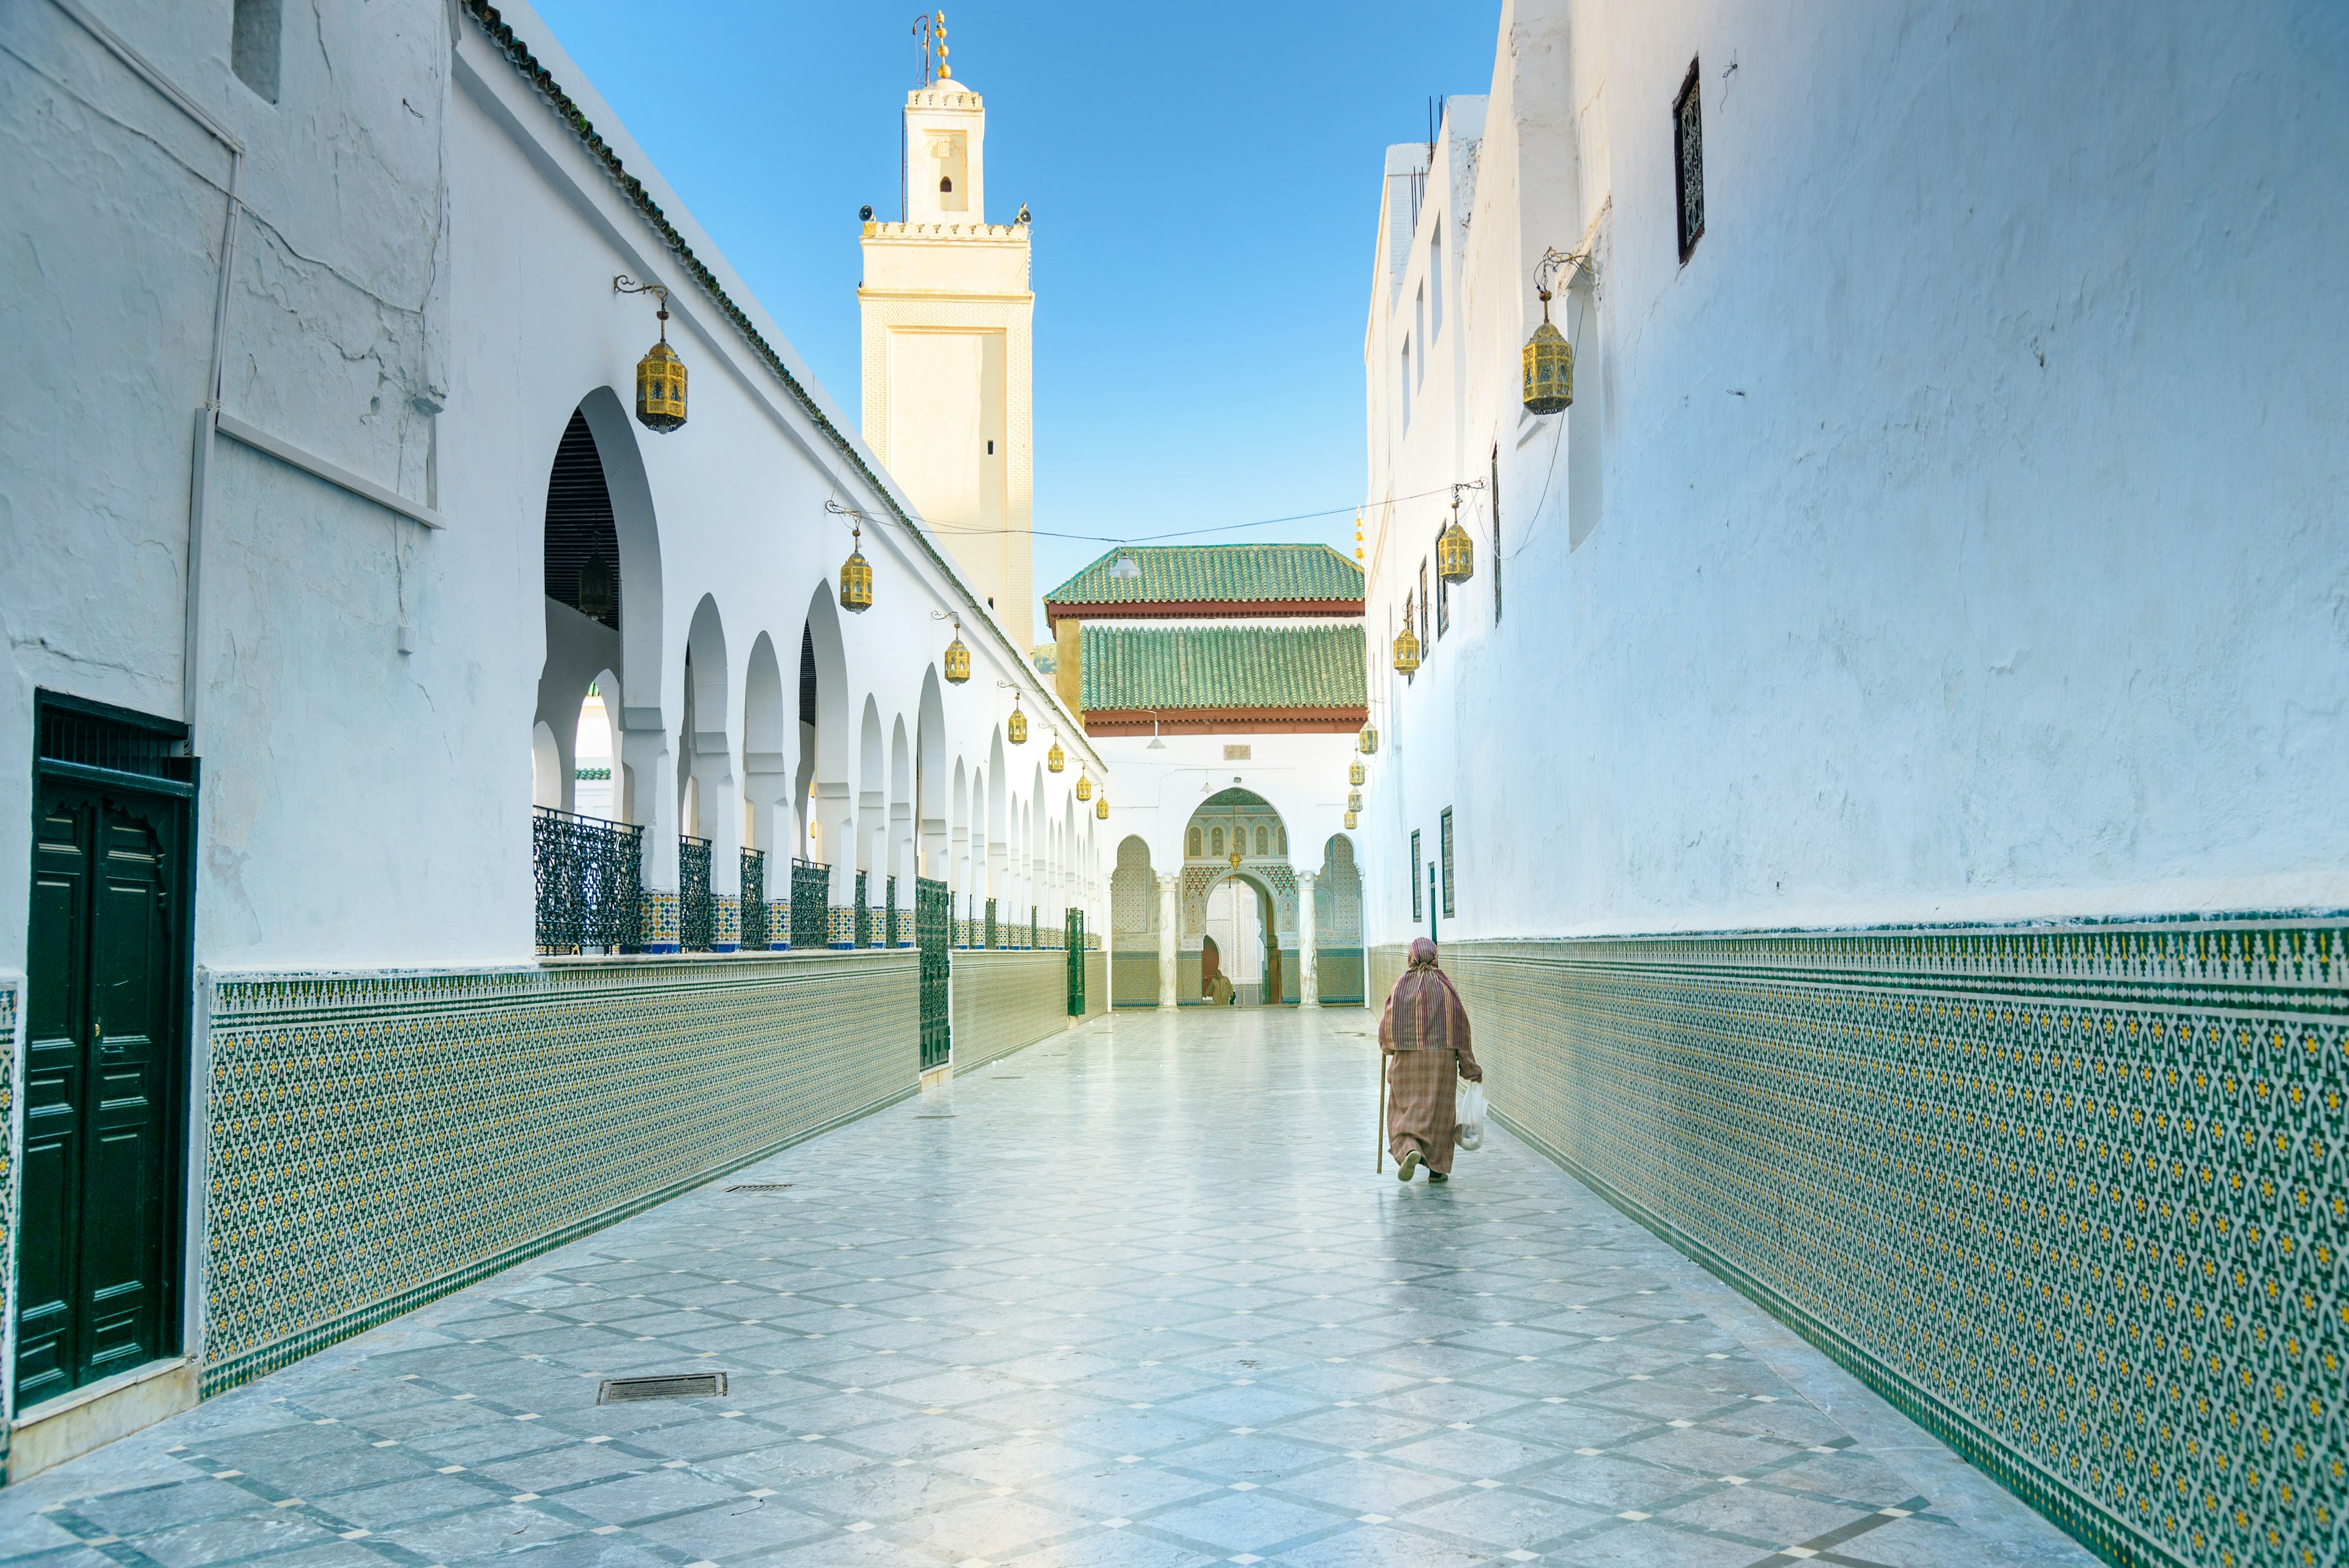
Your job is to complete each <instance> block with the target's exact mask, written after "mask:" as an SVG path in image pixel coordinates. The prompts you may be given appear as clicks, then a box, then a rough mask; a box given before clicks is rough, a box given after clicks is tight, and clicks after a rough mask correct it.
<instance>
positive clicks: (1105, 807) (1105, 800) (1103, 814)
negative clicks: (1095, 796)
mask: <svg viewBox="0 0 2349 1568" xmlns="http://www.w3.org/2000/svg"><path fill="white" fill-rule="evenodd" d="M1093 815H1095V816H1096V817H1099V818H1100V819H1101V820H1102V821H1103V822H1107V821H1108V820H1109V796H1107V795H1103V796H1102V797H1101V799H1099V800H1097V801H1095V802H1093Z"/></svg>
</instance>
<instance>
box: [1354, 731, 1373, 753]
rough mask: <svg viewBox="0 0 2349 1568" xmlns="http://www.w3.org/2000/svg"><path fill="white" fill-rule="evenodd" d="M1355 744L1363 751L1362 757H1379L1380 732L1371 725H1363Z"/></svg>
mask: <svg viewBox="0 0 2349 1568" xmlns="http://www.w3.org/2000/svg"><path fill="white" fill-rule="evenodd" d="M1354 744H1356V745H1357V746H1360V747H1361V749H1362V755H1364V756H1366V757H1375V756H1377V755H1378V754H1379V732H1378V731H1377V729H1376V728H1374V727H1373V726H1371V725H1369V724H1365V725H1363V726H1362V732H1361V734H1360V735H1357V736H1356V737H1355V738H1354Z"/></svg>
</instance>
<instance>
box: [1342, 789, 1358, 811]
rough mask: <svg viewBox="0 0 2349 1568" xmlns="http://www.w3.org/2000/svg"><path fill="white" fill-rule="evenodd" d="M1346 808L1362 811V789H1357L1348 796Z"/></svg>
mask: <svg viewBox="0 0 2349 1568" xmlns="http://www.w3.org/2000/svg"><path fill="white" fill-rule="evenodd" d="M1346 809H1347V810H1348V811H1360V810H1361V809H1362V792H1361V790H1355V791H1354V792H1353V793H1352V794H1349V795H1347V796H1346Z"/></svg>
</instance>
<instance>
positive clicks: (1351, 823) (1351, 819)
mask: <svg viewBox="0 0 2349 1568" xmlns="http://www.w3.org/2000/svg"><path fill="white" fill-rule="evenodd" d="M1346 826H1349V827H1351V826H1354V814H1353V813H1352V812H1348V813H1347V814H1346Z"/></svg>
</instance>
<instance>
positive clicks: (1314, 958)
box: [1297, 871, 1321, 1007]
mask: <svg viewBox="0 0 2349 1568" xmlns="http://www.w3.org/2000/svg"><path fill="white" fill-rule="evenodd" d="M1313 883H1314V873H1312V872H1310V871H1299V873H1298V874H1297V1005H1298V1006H1299V1007H1319V1006H1320V1005H1321V944H1320V943H1319V941H1318V940H1316V939H1315V935H1314V930H1313Z"/></svg>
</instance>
